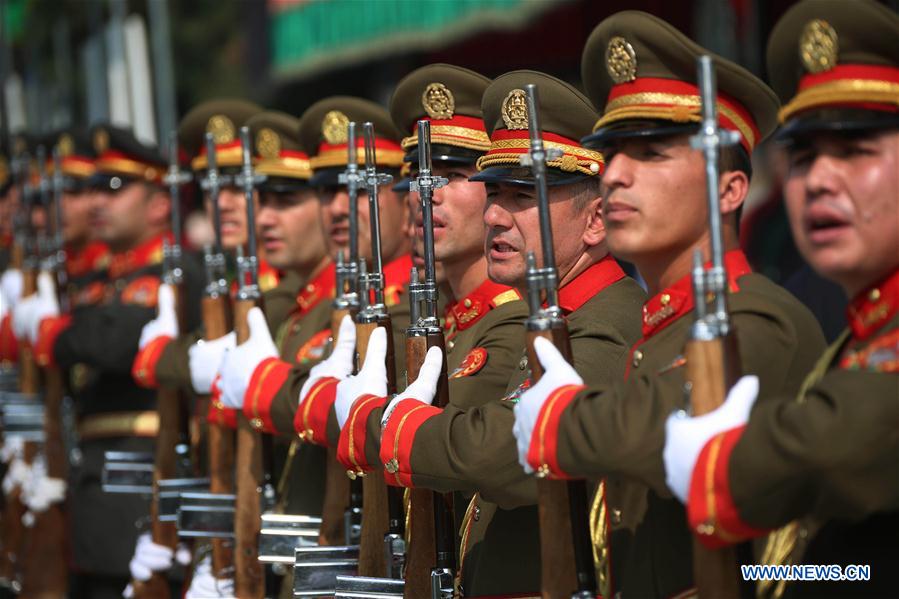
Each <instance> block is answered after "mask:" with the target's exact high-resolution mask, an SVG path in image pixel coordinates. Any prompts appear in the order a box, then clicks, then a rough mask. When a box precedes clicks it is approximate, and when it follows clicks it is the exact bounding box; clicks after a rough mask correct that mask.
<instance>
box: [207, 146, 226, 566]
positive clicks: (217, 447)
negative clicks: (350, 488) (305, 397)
mask: <svg viewBox="0 0 899 599" xmlns="http://www.w3.org/2000/svg"><path fill="white" fill-rule="evenodd" d="M206 160H207V164H206V176H205V177H203V179H202V180H201V181H200V185H201V187H202V188H203V190H204V191H206V192H207V193H208V194H209V198H210V202H211V203H212V224H213V229H214V230H215V243H214V245H213V246H211V247H210V246H206V247H205V248H204V250H203V264H204V267H205V271H206V287H205V289H204V291H203V300H202V303H201V311H202V319H203V329H204V332H205V337H206V339H207V340H211V339H218V338H219V337H224V336H225V335H227V334H228V332H229V331H230V330H231V325H232V322H233V318H232V313H231V300H230V297H229V296H228V280H227V279H226V278H225V252H224V249H223V248H222V219H221V212H220V210H219V203H218V197H219V190H220V189H221V186H222V185H226V184H227V183H228V182H229V180H228V178H226V177H224V176H222V175H220V174H219V172H218V167H217V164H216V155H215V139H214V138H213V136H212V134H211V133H207V134H206ZM208 401H209V399H208V398H206V402H208ZM206 402H201V405H202V404H203V403H206ZM200 413H202V411H201V412H200ZM207 437H208V439H207V447H208V450H209V481H210V482H209V492H210V493H214V494H227V493H233V492H234V435H232V434H231V432H230V431H229V430H228V428H227V427H226V426H224V425H223V424H221V423H217V422H210V423H209V426H208V428H207ZM233 567H234V554H233V542H232V541H231V540H229V539H221V538H213V539H212V573H213V575H214V576H215V577H216V578H229V577H230V575H231V571H232V569H233Z"/></svg>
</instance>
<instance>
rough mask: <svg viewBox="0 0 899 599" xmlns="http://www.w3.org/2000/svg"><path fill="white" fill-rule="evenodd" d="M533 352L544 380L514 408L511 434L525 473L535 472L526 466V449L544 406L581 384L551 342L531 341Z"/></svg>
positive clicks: (529, 466) (522, 395)
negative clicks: (558, 391)
mask: <svg viewBox="0 0 899 599" xmlns="http://www.w3.org/2000/svg"><path fill="white" fill-rule="evenodd" d="M534 352H535V353H536V354H537V359H538V360H540V364H541V365H542V366H543V376H542V377H540V380H539V381H537V384H536V385H534V386H532V387H530V388H529V389H527V390H526V391H525V392H524V393H522V394H521V398H520V399H519V400H518V403H517V404H515V408H514V411H515V424H514V425H513V426H512V434H514V435H515V441H516V444H517V446H518V463H519V464H521V467H522V468H524V471H525V472H527V473H531V472H533V471H534V469H533V468H532V467H531V465H530V464H528V449H529V448H530V446H531V437H532V436H533V434H534V426H535V425H536V424H537V417H538V416H539V415H540V410H541V409H542V408H543V404H544V403H546V400H547V399H548V398H549V396H550V395H552V393H553V392H554V391H555V390H556V389H558V388H559V387H564V386H567V385H583V384H584V379H582V378H581V377H580V375H579V374H578V373H577V372H575V370H574V368H573V367H572V366H571V364H569V363H568V361H567V360H566V359H565V358H564V357H563V356H562V354H561V353H560V352H559V350H558V349H556V346H555V345H553V344H552V342H551V341H549V340H547V339H544V338H543V337H538V338H537V339H535V340H534Z"/></svg>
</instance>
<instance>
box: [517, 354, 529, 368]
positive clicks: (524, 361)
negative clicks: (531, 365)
mask: <svg viewBox="0 0 899 599" xmlns="http://www.w3.org/2000/svg"><path fill="white" fill-rule="evenodd" d="M527 367H528V357H527V356H524V357H522V358H521V359H520V360H519V361H518V370H524V369H525V368H527Z"/></svg>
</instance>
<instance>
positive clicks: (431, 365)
mask: <svg viewBox="0 0 899 599" xmlns="http://www.w3.org/2000/svg"><path fill="white" fill-rule="evenodd" d="M367 361H368V360H366V362H367ZM382 362H383V360H382ZM441 370H443V352H442V351H440V348H439V347H432V348H431V349H429V350H428V353H427V354H425V361H424V362H422V365H421V368H420V369H419V371H418V378H416V379H415V380H414V381H413V382H412V383H411V384H410V385H409V386H408V387H406V390H405V391H403V392H402V393H400V394H399V395H397V396H396V397H394V398H393V400H391V402H390V403H389V404H387V408H386V409H385V410H384V414H383V415H382V416H381V428H383V427H385V426H386V425H387V421H388V420H390V415H391V414H393V411H394V410H395V409H396V406H397V405H398V404H399V403H400V402H401V401H403V400H404V399H414V400H415V401H420V402H421V403H423V404H427V405H431V404H432V403H434V396H435V395H437V385H438V383H439V382H440V371H441Z"/></svg>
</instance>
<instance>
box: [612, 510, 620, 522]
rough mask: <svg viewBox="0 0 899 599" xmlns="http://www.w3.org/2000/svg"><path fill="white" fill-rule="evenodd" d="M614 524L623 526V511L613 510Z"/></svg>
mask: <svg viewBox="0 0 899 599" xmlns="http://www.w3.org/2000/svg"><path fill="white" fill-rule="evenodd" d="M612 524H621V510H619V509H618V508H613V509H612Z"/></svg>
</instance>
